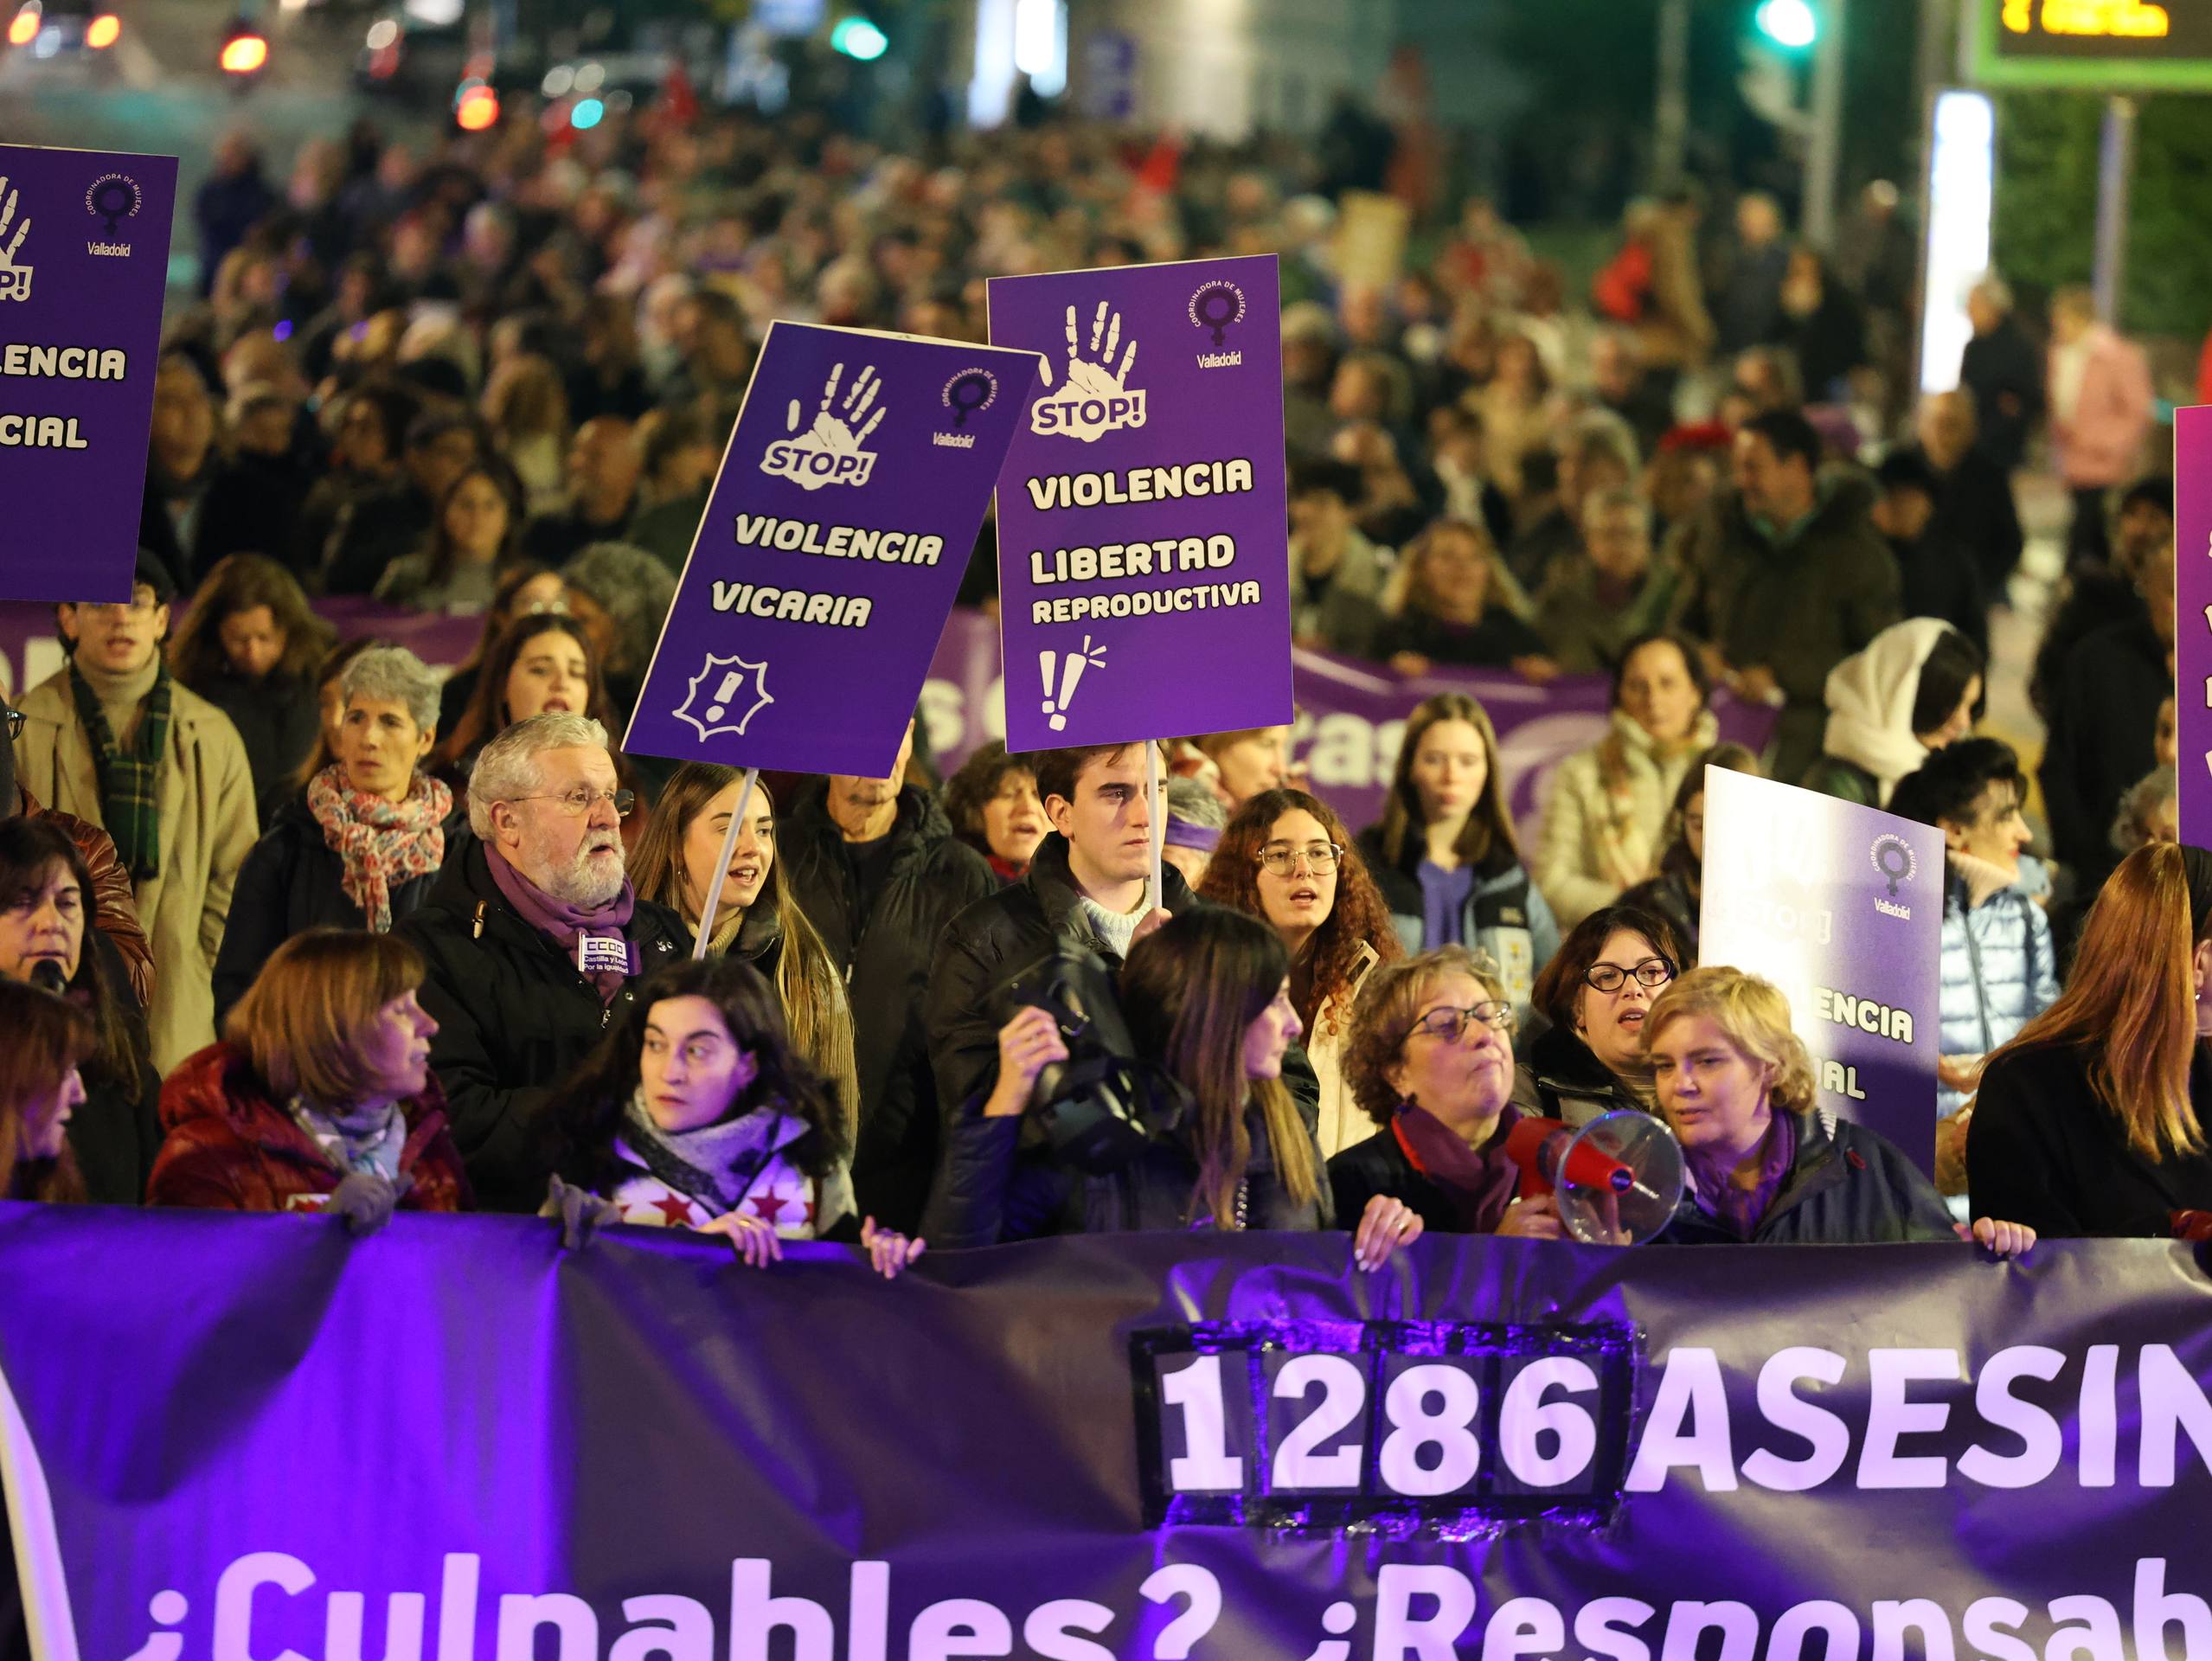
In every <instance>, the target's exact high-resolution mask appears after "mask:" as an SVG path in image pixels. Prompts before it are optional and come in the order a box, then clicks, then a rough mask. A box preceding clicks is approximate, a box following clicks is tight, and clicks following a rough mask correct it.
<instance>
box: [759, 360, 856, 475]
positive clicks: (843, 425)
mask: <svg viewBox="0 0 2212 1661" xmlns="http://www.w3.org/2000/svg"><path fill="white" fill-rule="evenodd" d="M844 375H845V366H844V365H843V364H842V363H837V364H832V365H831V366H830V378H829V379H828V380H827V381H826V382H824V383H823V387H822V401H821V403H820V404H819V406H817V408H816V410H815V412H814V420H813V421H812V423H811V425H808V426H806V430H805V432H803V433H802V432H800V431H799V428H800V426H801V424H802V423H805V421H806V406H805V402H804V401H802V400H800V399H798V398H794V399H792V401H791V404H790V407H789V411H788V413H787V414H786V415H785V428H786V430H787V431H789V432H791V433H795V434H797V436H796V437H794V438H789V439H777V440H776V442H775V443H773V444H772V445H770V446H768V453H767V454H766V455H765V456H763V457H761V458H760V471H762V472H764V473H774V474H776V475H777V476H778V477H779V478H788V479H790V480H791V481H792V483H793V484H797V485H798V487H799V488H800V489H801V490H805V491H818V490H820V489H821V488H822V487H823V486H824V484H867V483H868V476H869V473H871V472H873V471H875V452H873V451H871V450H867V449H863V448H862V446H864V445H865V444H866V443H867V442H868V438H869V434H870V433H873V432H875V429H876V427H877V426H880V425H881V424H882V420H883V413H884V412H883V410H882V408H881V407H878V406H877V404H876V402H875V394H877V393H879V392H881V391H882V389H883V381H882V376H880V375H877V374H876V373H875V367H874V366H873V365H863V366H862V369H861V370H860V373H858V374H857V375H854V376H853V378H852V382H851V384H850V385H849V386H847V387H846V388H845V389H844V397H843V401H840V400H839V398H838V396H837V388H838V386H839V384H840V383H841V382H843V380H844ZM856 428H857V430H856Z"/></svg>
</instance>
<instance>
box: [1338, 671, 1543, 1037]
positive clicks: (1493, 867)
mask: <svg viewBox="0 0 2212 1661" xmlns="http://www.w3.org/2000/svg"><path fill="white" fill-rule="evenodd" d="M1359 850H1360V852H1361V854H1362V856H1365V858H1366V860H1367V868H1368V869H1369V871H1371V872H1373V873H1374V875H1375V882H1377V883H1378V884H1379V885H1380V886H1381V888H1382V896H1383V898H1384V900H1385V901H1388V904H1389V907H1390V919H1391V921H1392V922H1393V923H1394V924H1395V925H1396V927H1397V930H1398V938H1399V940H1401V942H1403V944H1404V946H1405V947H1406V949H1407V951H1408V952H1414V951H1422V952H1426V951H1432V950H1433V949H1434V948H1435V947H1437V946H1466V947H1467V948H1468V949H1469V950H1470V951H1472V952H1478V953H1480V954H1481V955H1483V956H1484V957H1487V958H1489V959H1491V961H1492V962H1493V963H1495V964H1496V965H1497V971H1498V974H1499V977H1500V978H1501V979H1502V981H1503V982H1504V986H1505V990H1506V996H1507V997H1508V999H1509V1000H1510V1002H1511V1003H1512V1004H1513V1007H1514V1010H1515V1014H1516V1018H1517V1019H1525V1018H1526V1016H1527V1012H1528V1004H1529V997H1530V995H1531V994H1532V992H1533V991H1534V990H1535V985H1536V972H1537V971H1538V970H1540V969H1542V967H1543V966H1544V965H1545V964H1547V963H1548V962H1550V961H1551V955H1552V953H1553V952H1555V951H1557V950H1558V949H1559V924H1558V921H1557V920H1555V918H1554V917H1553V915H1552V910H1551V907H1550V906H1549V905H1548V903H1547V902H1546V901H1545V900H1544V896H1543V894H1542V890H1540V889H1539V888H1537V887H1536V883H1535V882H1533V881H1531V880H1530V878H1529V872H1528V870H1527V869H1526V868H1525V867H1524V866H1523V864H1522V863H1521V846H1520V843H1519V842H1518V841H1517V840H1516V838H1515V837H1514V833H1513V818H1512V815H1511V814H1510V812H1509V811H1507V806H1506V796H1505V781H1504V777H1503V776H1502V773H1501V771H1500V769H1499V767H1498V763H1497V730H1496V729H1495V728H1492V727H1491V721H1490V716H1489V715H1488V713H1487V712H1486V711H1484V709H1483V707H1482V705H1480V704H1479V703H1478V702H1475V701H1474V700H1473V699H1472V698H1471V697H1469V696H1466V694H1465V693H1464V692H1440V693H1439V694H1438V695H1437V696H1434V697H1433V698H1425V699H1423V700H1422V701H1421V702H1420V703H1419V704H1417V705H1415V706H1414V712H1413V714H1412V715H1408V716H1407V717H1406V733H1405V737H1404V738H1403V739H1402V740H1401V741H1400V743H1399V746H1398V764H1397V769H1396V771H1395V773H1394V774H1393V775H1392V777H1391V780H1390V794H1389V795H1388V798H1385V800H1384V803H1383V808H1382V823H1381V824H1372V825H1369V827H1368V828H1367V829H1366V830H1364V831H1361V832H1360V835H1359Z"/></svg>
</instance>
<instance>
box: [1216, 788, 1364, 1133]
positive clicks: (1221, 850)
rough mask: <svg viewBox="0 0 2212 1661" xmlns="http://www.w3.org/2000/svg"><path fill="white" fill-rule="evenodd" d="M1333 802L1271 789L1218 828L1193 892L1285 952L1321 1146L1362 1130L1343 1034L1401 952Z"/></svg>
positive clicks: (1293, 792) (1248, 802)
mask: <svg viewBox="0 0 2212 1661" xmlns="http://www.w3.org/2000/svg"><path fill="white" fill-rule="evenodd" d="M1350 840H1351V834H1350V831H1347V830H1346V829H1345V828H1344V822H1343V820H1342V819H1340V818H1337V812H1336V810H1335V809H1334V808H1332V807H1330V805H1328V804H1327V803H1325V802H1323V801H1321V800H1320V799H1318V798H1316V797H1312V796H1309V795H1307V794H1306V793H1305V792H1304V791H1302V790H1269V791H1263V792H1260V794H1259V795H1257V796H1254V797H1253V798H1252V799H1251V800H1249V801H1247V803H1245V805H1243V806H1242V807H1241V808H1239V809H1238V810H1237V811H1236V814H1235V817H1234V818H1231V819H1230V820H1229V822H1228V828H1227V829H1225V830H1224V831H1222V832H1221V843H1220V844H1219V845H1218V846H1217V847H1216V848H1215V850H1214V856H1213V858H1212V860H1211V861H1210V862H1209V863H1208V865H1207V868H1206V880H1205V882H1204V883H1203V884H1202V885H1201V887H1200V888H1199V890H1198V897H1199V898H1200V899H1202V900H1210V901H1214V902H1215V904H1216V905H1223V906H1228V907H1232V908H1233V909H1234V910H1237V911H1241V912H1242V913H1244V914H1246V915H1247V916H1248V917H1257V918H1259V919H1260V921H1261V922H1263V923H1266V925H1267V926H1268V927H1270V928H1272V929H1273V930H1274V931H1275V934H1276V938H1277V939H1279V940H1281V941H1282V943H1283V945H1284V946H1285V948H1286V949H1287V950H1288V951H1289V952H1290V954H1291V1003H1292V1006H1293V1007H1294V1008H1295V1009H1296V1010H1298V1022H1299V1024H1300V1025H1301V1026H1303V1027H1304V1028H1305V1040H1306V1042H1305V1055H1306V1059H1307V1060H1308V1061H1311V1063H1312V1066H1313V1071H1314V1075H1315V1077H1316V1078H1317V1079H1318V1081H1319V1084H1320V1092H1321V1100H1320V1111H1321V1120H1320V1137H1321V1151H1322V1153H1323V1154H1324V1156H1327V1157H1333V1156H1334V1155H1336V1154H1337V1153H1338V1152H1339V1151H1342V1150H1343V1148H1345V1147H1347V1146H1349V1145H1350V1144H1351V1143H1353V1142H1355V1141H1357V1140H1358V1139H1359V1138H1361V1137H1362V1136H1363V1135H1365V1134H1366V1123H1365V1116H1364V1115H1363V1114H1362V1113H1360V1111H1359V1109H1358V1108H1357V1106H1356V1105H1355V1104H1354V1102H1353V1101H1352V1099H1351V1094H1350V1091H1349V1090H1348V1089H1347V1088H1346V1087H1345V1084H1344V1077H1343V1058H1344V1041H1345V1036H1346V1034H1347V1032H1348V1030H1349V1029H1350V1024H1351V1014H1352V1002H1353V999H1354V998H1355V997H1357V996H1358V993H1359V988H1360V982H1361V980H1362V978H1364V977H1365V976H1366V974H1367V973H1368V972H1369V970H1370V969H1372V968H1373V967H1374V966H1375V965H1376V964H1378V963H1385V962H1390V961H1394V960H1395V959H1398V958H1401V957H1402V956H1404V955H1405V948H1404V947H1402V946H1400V945H1399V943H1398V937H1397V933H1396V932H1395V930H1394V929H1393V928H1392V927H1391V925H1390V910H1389V907H1388V906H1386V905H1384V904H1383V901H1382V892H1381V890H1379V889H1378V888H1376V887H1375V879H1374V878H1373V877H1371V876H1369V875H1368V874H1367V862H1366V861H1365V860H1363V859H1362V858H1361V857H1360V856H1359V855H1358V853H1357V852H1356V850H1352V849H1350V847H1349V845H1348V844H1349V843H1350Z"/></svg>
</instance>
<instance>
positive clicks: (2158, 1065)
mask: <svg viewBox="0 0 2212 1661" xmlns="http://www.w3.org/2000/svg"><path fill="white" fill-rule="evenodd" d="M2192 863H2195V864H2196V865H2197V866H2198V867H2199V873H2198V875H2200V877H2201V880H2202V885H2203V886H2206V887H2208V888H2212V854H2207V853H2205V852H2203V851H2202V850H2200V849H2196V848H2183V847H2182V846H2181V845H2180V844H2178V843H2170V842H2154V843H2151V844H2150V845H2149V846H2148V847H2145V848H2138V849H2137V850H2135V851H2134V852H2133V853H2132V854H2130V855H2129V856H2127V857H2126V858H2125V859H2124V860H2122V861H2120V863H2119V869H2117V870H2115V871H2114V872H2113V874H2112V875H2110V876H2109V877H2107V878H2106V879H2105V886H2104V888H2102V889H2101V890H2100V892H2099V894H2098V895H2097V901H2096V903H2095V904H2094V905H2093V906H2091V907H2089V919H2088V921H2087V923H2085V924H2084V925H2083V926H2082V930H2081V946H2080V948H2079V950H2077V951H2076V952H2075V953H2074V972H2073V973H2072V974H2071V975H2069V976H2068V977H2067V982H2066V990H2065V991H2062V992H2061V993H2060V994H2059V995H2058V1001H2057V1002H2056V1003H2055V1004H2052V1005H2051V1006H2050V1008H2049V1009H2047V1010H2044V1011H2043V1012H2042V1014H2041V1015H2039V1016H2036V1018H2035V1019H2034V1020H2032V1021H2030V1022H2029V1023H2028V1024H2027V1025H2026V1026H2024V1027H2023V1028H2021V1029H2020V1031H2019V1034H2018V1036H2016V1037H2015V1038H2014V1039H2013V1040H2012V1042H2010V1043H2009V1044H2005V1045H2004V1046H2002V1047H2000V1048H1999V1049H1998V1050H1997V1054H1996V1055H1992V1056H1991V1058H1990V1059H1991V1061H1995V1060H1996V1059H1997V1056H2000V1055H2011V1054H2012V1053H2013V1052H2014V1051H2016V1050H2031V1049H2043V1048H2046V1047H2049V1046H2053V1045H2064V1046H2079V1047H2080V1048H2081V1049H2086V1050H2087V1052H2088V1057H2089V1065H2088V1068H2087V1072H2088V1078H2089V1091H2090V1093H2091V1094H2092V1095H2093V1096H2095V1097H2096V1099H2097V1100H2099V1101H2100V1102H2101V1103H2103V1104H2104V1106H2106V1109H2108V1110H2109V1111H2110V1112H2111V1113H2112V1114H2113V1117H2114V1118H2115V1119H2119V1122H2120V1128H2121V1129H2122V1130H2123V1131H2125V1132H2126V1135H2127V1145H2128V1146H2129V1147H2131V1148H2132V1149H2133V1150H2134V1151H2136V1152H2137V1153H2138V1154H2140V1155H2141V1156H2142V1157H2143V1158H2145V1159H2149V1160H2151V1161H2153V1162H2156V1161H2158V1160H2161V1159H2164V1158H2165V1157H2166V1156H2167V1155H2168V1154H2170V1153H2183V1154H2194V1153H2201V1152H2202V1151H2204V1132H2203V1127H2202V1126H2200V1125H2199V1124H2198V1123H2197V1122H2196V1109H2195V1108H2194V1107H2192V1106H2190V1100H2189V1066H2190V1060H2191V1058H2192V1057H2193V1056H2194V1055H2195V1053H2196V985H2195V980H2196V978H2195V975H2194V973H2193V972H2192V969H2191V965H2190V960H2191V959H2192V957H2193V956H2194V955H2195V952H2196V947H2197V946H2199V945H2200V944H2202V942H2203V941H2204V940H2205V939H2207V938H2208V936H2212V907H2199V906H2196V905H2193V904H2192V902H2191V889H2192V888H2193V887H2196V886H2198V885H2197V884H2193V883H2192V882H2191V880H2190V878H2191V872H2190V865H2191V864H2192ZM2200 908H2201V909H2202V913H2203V914H2202V916H2201V917H2200V916H2199V915H2198V912H2199V910H2200ZM1646 1024H1649V1018H1648V1017H1647V1018H1646Z"/></svg>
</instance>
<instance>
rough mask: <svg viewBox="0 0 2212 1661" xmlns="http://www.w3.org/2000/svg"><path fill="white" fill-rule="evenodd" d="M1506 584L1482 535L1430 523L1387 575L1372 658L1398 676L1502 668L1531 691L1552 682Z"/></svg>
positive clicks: (1454, 523)
mask: <svg viewBox="0 0 2212 1661" xmlns="http://www.w3.org/2000/svg"><path fill="white" fill-rule="evenodd" d="M1511 584H1512V579H1511V577H1510V575H1509V574H1507V573H1506V571H1505V568H1504V566H1503V564H1501V563H1500V561H1499V560H1498V557H1497V548H1496V547H1495V546H1494V545H1493V544H1492V543H1491V539H1490V533H1489V532H1488V531H1487V530H1485V529H1483V528H1482V527H1481V526H1480V525H1478V524H1475V523H1471V522H1468V521H1465V520H1459V519H1439V520H1437V521H1436V522H1435V523H1433V524H1431V525H1430V526H1429V528H1428V529H1427V530H1424V531H1423V532H1421V534H1420V535H1418V536H1416V537H1415V538H1414V540H1413V541H1412V542H1410V543H1408V544H1407V548H1406V551H1405V553H1404V554H1403V555H1401V557H1400V559H1399V561H1398V568H1397V569H1396V570H1395V571H1394V572H1392V573H1391V575H1390V581H1389V584H1388V587H1386V588H1385V589H1384V591H1383V600H1382V609H1383V612H1384V613H1385V616H1384V620H1383V624H1382V627H1381V628H1380V629H1379V630H1377V631H1376V632H1375V656H1376V657H1381V658H1383V659H1385V660H1386V661H1388V664H1390V666H1391V668H1393V669H1395V670H1397V671H1398V672H1399V673H1400V674H1401V675H1406V676H1420V675H1426V674H1427V673H1428V671H1429V670H1431V669H1432V668H1433V667H1435V666H1436V665H1438V664H1446V665H1448V666H1451V667H1453V668H1458V669H1510V670H1512V671H1513V672H1514V673H1515V674H1516V675H1518V676H1520V677H1521V678H1522V679H1523V680H1525V681H1529V682H1532V683H1536V684H1537V685H1539V686H1541V685H1542V684H1543V683H1545V682H1547V681H1551V680H1555V679H1557V678H1558V676H1559V665H1558V664H1555V663H1554V662H1553V661H1552V659H1551V658H1550V657H1549V656H1548V655H1547V649H1546V647H1545V645H1544V643H1543V639H1542V636H1540V635H1538V634H1537V632H1536V630H1535V629H1533V628H1531V627H1530V626H1529V624H1528V622H1527V621H1526V620H1525V619H1523V616H1522V615H1521V613H1520V609H1519V608H1520V607H1522V606H1524V605H1525V602H1524V601H1523V600H1521V598H1520V596H1519V595H1518V593H1516V590H1515V589H1514V588H1513V587H1512V586H1511Z"/></svg>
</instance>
